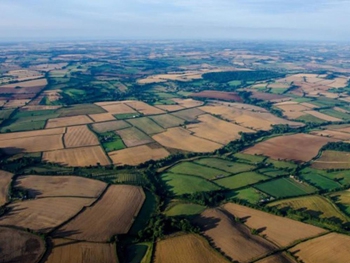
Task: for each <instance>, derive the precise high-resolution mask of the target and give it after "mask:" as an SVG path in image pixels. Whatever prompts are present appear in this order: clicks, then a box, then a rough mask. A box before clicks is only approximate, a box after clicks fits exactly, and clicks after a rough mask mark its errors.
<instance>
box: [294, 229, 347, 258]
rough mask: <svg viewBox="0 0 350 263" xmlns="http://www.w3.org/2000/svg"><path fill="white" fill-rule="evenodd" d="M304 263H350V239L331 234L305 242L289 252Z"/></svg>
mask: <svg viewBox="0 0 350 263" xmlns="http://www.w3.org/2000/svg"><path fill="white" fill-rule="evenodd" d="M289 251H290V252H291V253H295V254H294V255H295V256H296V257H297V258H298V260H302V261H303V262H304V263H315V262H322V263H348V262H349V258H350V237H349V236H346V235H341V234H336V233H330V234H328V235H325V236H322V237H319V238H315V239H312V240H310V241H307V242H303V243H301V244H299V245H297V246H295V247H293V248H291V249H290V250H289Z"/></svg>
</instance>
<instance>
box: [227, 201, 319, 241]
mask: <svg viewBox="0 0 350 263" xmlns="http://www.w3.org/2000/svg"><path fill="white" fill-rule="evenodd" d="M223 207H224V209H225V210H227V211H228V212H229V213H231V214H232V215H233V216H235V217H238V218H241V219H244V220H245V222H244V224H246V225H247V226H248V227H250V228H254V229H260V230H262V231H261V232H260V233H261V234H262V235H265V237H266V239H268V240H270V241H272V242H273V243H275V244H276V245H278V246H282V247H285V246H288V245H290V244H293V243H294V242H296V241H298V240H302V239H306V238H310V237H314V236H317V235H319V234H321V233H325V232H326V230H324V229H322V228H318V227H315V226H312V225H307V224H304V223H301V222H298V221H294V220H291V219H289V218H286V217H280V216H275V215H272V214H268V213H265V212H262V211H259V210H255V209H252V208H249V207H245V206H241V205H237V204H233V203H228V204H225V205H224V206H223Z"/></svg>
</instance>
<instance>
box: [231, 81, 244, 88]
mask: <svg viewBox="0 0 350 263" xmlns="http://www.w3.org/2000/svg"><path fill="white" fill-rule="evenodd" d="M241 83H242V82H241V81H240V80H232V81H229V82H228V85H230V86H231V87H237V86H239V85H241Z"/></svg>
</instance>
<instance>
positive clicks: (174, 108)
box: [156, 104, 184, 112]
mask: <svg viewBox="0 0 350 263" xmlns="http://www.w3.org/2000/svg"><path fill="white" fill-rule="evenodd" d="M156 107H157V108H159V109H161V110H164V111H167V112H172V111H178V110H183V109H184V107H182V106H180V105H165V104H164V105H156Z"/></svg>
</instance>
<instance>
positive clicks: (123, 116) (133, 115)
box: [113, 113, 140, 120]
mask: <svg viewBox="0 0 350 263" xmlns="http://www.w3.org/2000/svg"><path fill="white" fill-rule="evenodd" d="M113 116H114V117H115V118H117V119H118V120H125V119H131V118H136V117H139V116H140V114H139V113H122V114H114V115H113Z"/></svg>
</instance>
